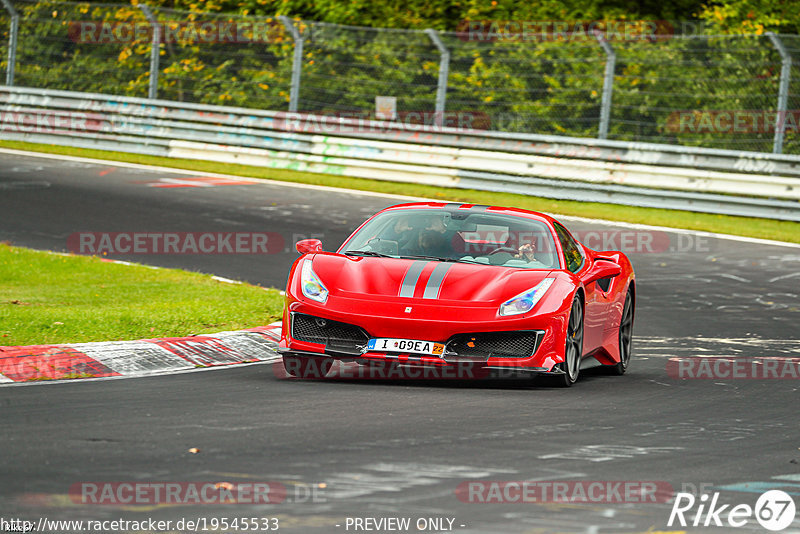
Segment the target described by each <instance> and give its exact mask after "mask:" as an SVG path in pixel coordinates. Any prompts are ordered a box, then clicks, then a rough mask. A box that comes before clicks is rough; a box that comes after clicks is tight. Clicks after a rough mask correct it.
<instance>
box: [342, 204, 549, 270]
mask: <svg viewBox="0 0 800 534" xmlns="http://www.w3.org/2000/svg"><path fill="white" fill-rule="evenodd" d="M341 252H342V253H343V254H348V255H351V256H384V257H390V258H422V259H434V260H441V261H452V262H463V263H477V264H481V265H498V266H504V267H516V268H520V269H558V268H560V267H559V262H558V255H557V253H556V249H555V243H554V242H553V236H552V233H551V232H550V229H549V228H548V227H547V225H545V224H544V223H542V222H540V221H536V220H532V219H526V218H524V217H515V216H512V215H500V214H493V213H488V212H485V211H484V212H476V211H471V212H469V211H466V210H465V211H463V212H460V211H457V210H444V209H406V210H390V211H386V212H384V213H381V214H379V215H377V216H375V217H374V218H373V219H372V220H370V221H369V222H368V223H367V224H365V225H364V226H363V227H362V228H361V229H360V230H359V231H358V232H357V233H356V234H355V235H354V236H353V237H352V238H351V239H350V240H349V241H348V242H347V244H346V245H345V247H344V248H343V249H342V250H341Z"/></svg>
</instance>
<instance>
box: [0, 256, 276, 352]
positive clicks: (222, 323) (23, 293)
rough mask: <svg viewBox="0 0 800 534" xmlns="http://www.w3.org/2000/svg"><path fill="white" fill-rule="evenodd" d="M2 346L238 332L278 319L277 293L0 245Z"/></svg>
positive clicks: (166, 271) (168, 271)
mask: <svg viewBox="0 0 800 534" xmlns="http://www.w3.org/2000/svg"><path fill="white" fill-rule="evenodd" d="M0 280H2V283H0V345H6V346H8V345H44V344H50V343H80V342H87V341H114V340H125V339H142V338H153V337H173V336H174V337H179V336H187V335H191V334H201V333H211V332H219V331H223V330H238V329H243V328H252V327H255V326H262V325H266V324H269V323H271V322H273V321H275V320H276V319H278V318H279V317H280V313H281V309H282V306H283V297H282V296H281V295H280V294H279V292H278V290H275V289H268V290H264V289H263V288H259V287H255V286H251V285H247V284H230V283H225V282H219V281H217V280H214V279H212V278H211V276H209V275H205V274H199V273H192V272H187V271H181V270H177V269H153V268H150V267H145V266H142V265H121V264H115V263H109V262H104V261H102V260H101V259H100V258H96V257H86V256H68V255H58V254H50V253H47V252H41V251H36V250H30V249H25V248H19V247H12V246H9V245H7V244H0Z"/></svg>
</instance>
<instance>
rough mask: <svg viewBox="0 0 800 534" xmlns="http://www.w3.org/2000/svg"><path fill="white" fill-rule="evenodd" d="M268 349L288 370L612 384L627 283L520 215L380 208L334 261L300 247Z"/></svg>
mask: <svg viewBox="0 0 800 534" xmlns="http://www.w3.org/2000/svg"><path fill="white" fill-rule="evenodd" d="M296 247H297V251H298V252H299V253H300V254H301V256H300V258H299V259H298V260H297V261H296V262H295V263H294V264H293V265H292V268H291V271H290V273H289V280H288V284H287V287H286V305H285V307H284V313H283V331H282V337H281V341H280V344H279V351H280V352H281V353H282V355H283V362H284V366H285V368H286V371H287V373H288V374H290V375H292V376H297V377H311V376H320V375H322V376H324V375H325V374H326V373H327V372H328V371H329V370H330V368H331V365H332V363H333V361H334V360H346V361H356V362H358V363H362V364H365V365H385V364H386V363H387V362H391V363H392V364H394V365H403V366H406V365H408V366H423V367H424V366H439V367H443V366H444V367H446V366H458V365H464V364H465V363H468V364H471V365H474V366H478V367H479V368H481V369H487V370H505V371H516V372H527V373H535V374H545V375H551V376H553V377H555V380H556V381H557V382H558V383H560V384H561V385H563V386H571V385H572V384H573V383H574V382H575V381H576V380H577V379H578V375H579V373H580V370H581V367H582V366H583V367H584V368H585V367H587V366H591V365H597V364H599V365H604V366H607V367H608V368H609V370H611V371H612V372H613V373H615V374H623V373H624V372H625V370H626V369H627V367H628V364H629V363H630V358H631V336H632V329H633V317H634V306H635V298H636V286H635V284H634V273H633V268H632V266H631V263H630V261H629V260H628V258H627V257H626V256H625V254H623V253H622V252H617V251H605V252H597V251H594V250H591V249H589V248H587V247H585V246H584V245H582V244H581V243H579V242H578V241H577V240H576V239H575V238H574V237H573V236H572V235H571V234H570V232H569V231H568V230H567V229H566V228H565V227H564V226H563V225H561V224H560V223H559V222H558V221H556V220H555V219H553V218H552V217H549V216H547V215H544V214H541V213H536V212H532V211H527V210H522V209H515V208H502V207H490V206H479V205H473V204H452V203H436V202H425V203H413V204H403V205H399V206H393V207H390V208H387V209H385V210H383V211H381V212H379V213H377V214H375V215H374V216H372V217H371V218H370V219H368V220H367V221H366V222H365V223H363V224H362V225H361V226H360V227H359V228H358V229H357V230H356V231H355V232H354V233H353V234H352V235H351V236H350V237H349V238H348V239H347V240H346V241H345V242H344V244H343V245H342V246H341V247H340V248H339V250H338V251H336V252H325V251H323V250H322V244H321V243H320V241H319V240H316V239H306V240H303V241H299V242H298V243H297V245H296Z"/></svg>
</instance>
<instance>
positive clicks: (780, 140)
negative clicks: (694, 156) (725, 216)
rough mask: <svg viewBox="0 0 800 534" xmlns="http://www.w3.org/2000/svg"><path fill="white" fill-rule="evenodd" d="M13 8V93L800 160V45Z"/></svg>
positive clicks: (763, 38)
mask: <svg viewBox="0 0 800 534" xmlns="http://www.w3.org/2000/svg"><path fill="white" fill-rule="evenodd" d="M0 1H2V4H1V5H2V6H3V9H2V10H0V41H2V42H0V69H2V70H3V73H4V74H5V75H6V76H5V77H4V78H3V79H4V80H6V82H5V83H7V84H13V85H19V86H27V87H38V88H48V89H63V90H71V91H87V92H96V93H105V94H110V95H125V96H138V97H149V98H160V99H167V100H175V101H184V102H198V103H206V104H221V105H233V106H242V107H252V108H260V109H270V110H276V111H282V110H286V111H288V110H292V111H298V112H301V113H302V112H305V113H316V114H328V115H336V116H350V117H365V118H382V117H384V116H385V115H381V113H385V112H386V108H385V107H384V108H381V109H376V97H390V102H391V99H394V102H395V105H394V106H392V107H391V109H390V110H389V113H390V114H391V113H393V114H394V116H395V118H396V120H401V121H407V122H416V123H427V124H443V125H445V126H456V127H466V128H476V129H490V130H497V131H506V132H522V133H536V134H551V135H565V136H575V137H588V138H598V137H599V138H606V139H611V140H623V141H641V142H651V143H666V144H677V145H687V146H701V147H709V148H719V149H733V150H749V151H759V152H783V153H787V154H800V136H798V129H800V36H796V35H780V36H773V35H737V36H715V35H702V34H699V35H698V34H695V35H680V34H677V33H675V34H663V35H634V36H630V37H629V38H621V39H619V38H613V36H609V38H608V40H605V37H604V36H602V35H599V36H595V35H592V34H585V35H581V36H577V37H576V36H573V35H554V34H550V35H543V34H530V35H527V34H526V35H524V36H521V35H519V34H517V35H514V34H499V35H498V34H491V33H487V32H477V33H473V32H466V31H459V32H434V31H432V30H426V31H423V30H397V29H382V28H363V27H352V26H342V25H335V24H328V23H322V22H312V21H302V20H290V19H287V18H285V17H255V16H242V15H231V14H220V13H200V12H188V11H179V10H173V9H166V8H147V7H146V6H134V5H113V4H99V3H66V2H51V1H34V0H0ZM15 19H16V20H17V21H18V36H17V42H16V45H14V43H13V35H12V33H13V32H12V27H13V21H14V20H15ZM521 37H522V38H521ZM578 37H579V38H578ZM154 52H156V53H155V54H154ZM12 67H13V70H12ZM381 105H382V106H385V105H386V101H385V100H384V101H383V102H382V104H381ZM781 119H783V121H782V120H781ZM781 124H783V125H785V126H784V127H785V131H784V132H781V128H780V127H779V126H780V125H781ZM776 126H778V128H776ZM776 129H777V130H778V132H777V135H776ZM781 133H783V135H781Z"/></svg>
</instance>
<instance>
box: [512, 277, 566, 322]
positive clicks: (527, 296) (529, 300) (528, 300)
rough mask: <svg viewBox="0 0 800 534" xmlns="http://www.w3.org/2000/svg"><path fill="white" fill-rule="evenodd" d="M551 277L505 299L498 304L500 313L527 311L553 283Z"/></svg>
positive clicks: (515, 313) (516, 313)
mask: <svg viewBox="0 0 800 534" xmlns="http://www.w3.org/2000/svg"><path fill="white" fill-rule="evenodd" d="M553 280H554V279H553V278H545V279H544V280H542V281H541V282H539V283H538V284H537V285H536V286H534V287H532V288H530V289H528V290H527V291H524V292H522V293H520V294H519V295H517V296H516V297H514V298H513V299H510V300H507V301H505V302H504V303H502V304H501V305H500V315H519V314H521V313H528V312H529V311H531V310H532V309H533V307H534V306H536V303H537V302H539V300H540V299H541V298H542V296H543V295H544V294H545V292H547V290H548V289H549V288H550V286H551V285H553Z"/></svg>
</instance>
